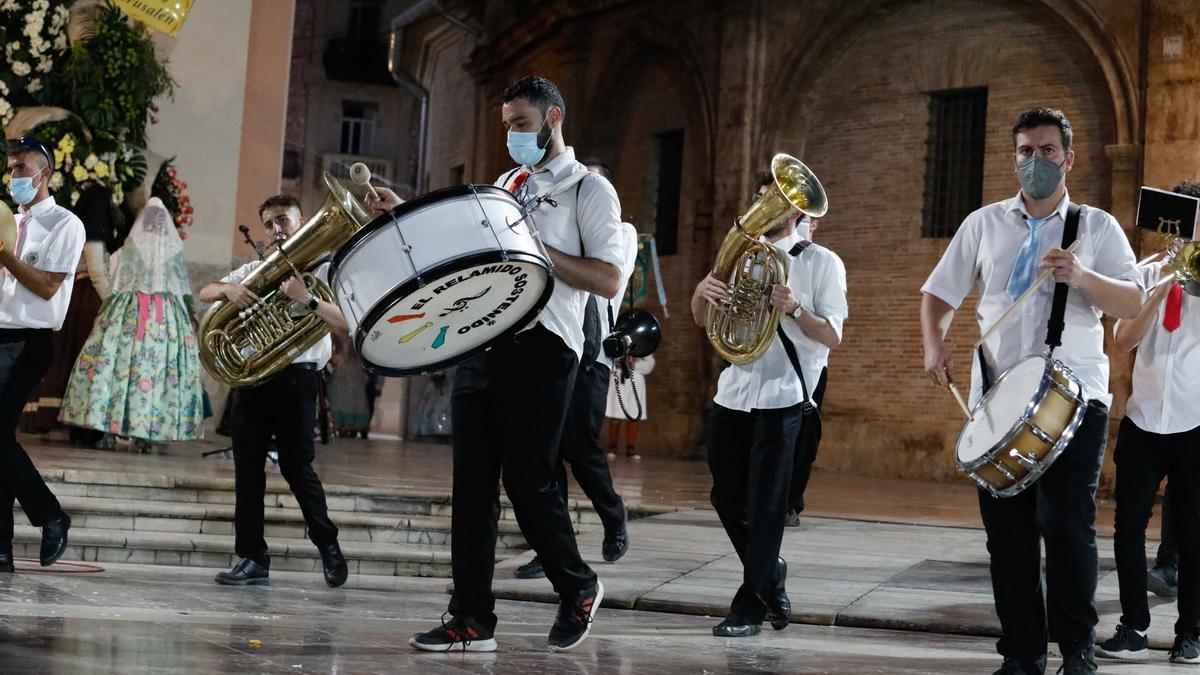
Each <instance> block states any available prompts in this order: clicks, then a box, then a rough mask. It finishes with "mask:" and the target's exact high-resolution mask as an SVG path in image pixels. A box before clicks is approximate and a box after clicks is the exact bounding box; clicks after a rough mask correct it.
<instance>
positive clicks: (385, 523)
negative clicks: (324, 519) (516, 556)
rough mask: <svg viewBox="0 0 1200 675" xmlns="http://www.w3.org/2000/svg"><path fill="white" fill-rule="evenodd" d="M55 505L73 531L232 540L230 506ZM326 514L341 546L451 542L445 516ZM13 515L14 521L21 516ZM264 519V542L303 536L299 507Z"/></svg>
mask: <svg viewBox="0 0 1200 675" xmlns="http://www.w3.org/2000/svg"><path fill="white" fill-rule="evenodd" d="M59 502H60V503H61V504H62V506H63V509H65V510H66V511H67V512H68V513H70V514H71V519H72V525H73V527H76V528H86V529H92V530H115V531H119V532H164V533H177V534H211V535H219V536H227V537H232V536H233V514H234V507H233V506H232V505H225V504H195V503H187V502H162V501H135V500H130V499H108V498H103V497H73V496H60V497H59ZM329 516H330V518H331V519H332V520H333V522H334V523H336V524H337V526H338V530H339V534H338V539H339V540H340V541H341V542H342V543H346V542H351V541H356V542H372V543H381V544H429V545H435V546H445V545H448V544H449V541H450V518H448V517H445V516H412V515H396V514H381V513H356V512H348V511H330V513H329ZM17 517H18V522H19V521H20V518H21V516H19V515H18V516H17ZM264 518H265V522H266V536H267V539H268V540H272V539H305V538H306V529H305V525H304V517H303V515H302V514H301V513H300V510H299V509H298V508H278V507H273V508H267V509H265V510H264ZM498 533H499V536H498V537H497V547H499V548H503V549H509V548H511V549H524V548H527V546H526V544H525V539H524V537H522V535H521V530H520V528H518V527H517V524H516V523H515V522H512V521H501V522H500V523H499V524H498Z"/></svg>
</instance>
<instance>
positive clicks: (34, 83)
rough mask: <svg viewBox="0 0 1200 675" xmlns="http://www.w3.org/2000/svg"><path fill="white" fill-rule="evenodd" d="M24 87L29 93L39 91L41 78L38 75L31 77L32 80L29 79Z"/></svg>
mask: <svg viewBox="0 0 1200 675" xmlns="http://www.w3.org/2000/svg"><path fill="white" fill-rule="evenodd" d="M25 88H26V89H27V90H29V93H31V94H33V93H36V92H39V91H41V90H42V78H40V77H35V78H33V79H32V80H30V81H29V84H26V85H25Z"/></svg>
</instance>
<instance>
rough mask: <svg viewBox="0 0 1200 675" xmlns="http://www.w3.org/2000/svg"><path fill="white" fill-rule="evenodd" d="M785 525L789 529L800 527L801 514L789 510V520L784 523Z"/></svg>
mask: <svg viewBox="0 0 1200 675" xmlns="http://www.w3.org/2000/svg"><path fill="white" fill-rule="evenodd" d="M783 524H784V525H785V526H787V527H800V513H799V512H798V511H793V510H791V509H789V510H788V514H787V520H785V521H783Z"/></svg>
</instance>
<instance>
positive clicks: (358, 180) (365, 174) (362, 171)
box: [350, 162, 379, 201]
mask: <svg viewBox="0 0 1200 675" xmlns="http://www.w3.org/2000/svg"><path fill="white" fill-rule="evenodd" d="M350 180H352V181H354V184H355V185H361V186H363V187H365V188H367V189H368V190H370V191H371V196H372V197H374V198H375V201H379V193H378V192H376V191H375V186H374V185H371V170H370V169H368V168H367V165H366V164H363V163H362V162H355V163H353V164H351V165H350Z"/></svg>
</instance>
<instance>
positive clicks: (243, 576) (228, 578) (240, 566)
mask: <svg viewBox="0 0 1200 675" xmlns="http://www.w3.org/2000/svg"><path fill="white" fill-rule="evenodd" d="M215 581H216V582H217V583H218V584H221V585H222V586H266V585H268V584H270V583H271V572H270V563H267V564H265V565H264V564H260V563H257V562H255V561H253V560H251V559H249V558H242V559H241V560H239V561H238V563H237V564H236V565H234V566H233V569H231V570H229V571H228V572H217V578H216V579H215Z"/></svg>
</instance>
